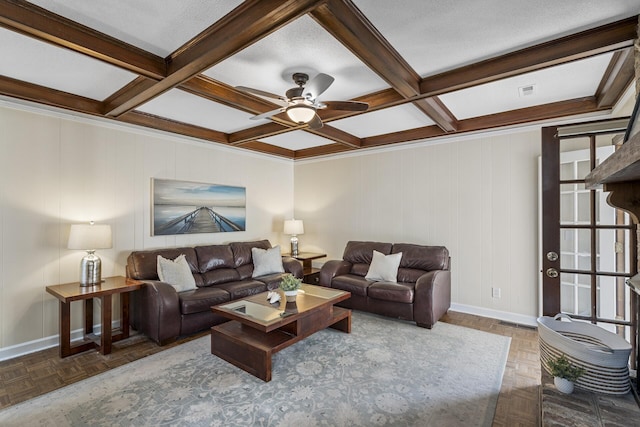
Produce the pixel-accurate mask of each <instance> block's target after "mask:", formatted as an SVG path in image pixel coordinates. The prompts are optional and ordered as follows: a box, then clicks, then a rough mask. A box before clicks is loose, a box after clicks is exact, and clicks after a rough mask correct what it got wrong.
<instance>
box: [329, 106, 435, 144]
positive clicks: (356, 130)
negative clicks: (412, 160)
mask: <svg viewBox="0 0 640 427" xmlns="http://www.w3.org/2000/svg"><path fill="white" fill-rule="evenodd" d="M433 124H434V122H433V120H431V119H430V118H429V117H427V116H426V115H425V114H424V113H423V112H421V111H420V110H418V109H417V108H416V107H415V106H414V105H413V104H403V105H399V106H397V107H391V108H386V109H384V110H377V111H373V112H371V113H366V114H361V115H359V116H355V117H350V118H347V119H341V120H335V121H333V122H331V126H334V127H336V128H338V129H341V130H343V131H345V132H348V133H350V134H352V135H355V136H357V137H359V138H366V137H368V136H373V135H383V134H386V133H391V132H398V131H402V130H405V129H414V128H419V127H423V126H430V125H433Z"/></svg>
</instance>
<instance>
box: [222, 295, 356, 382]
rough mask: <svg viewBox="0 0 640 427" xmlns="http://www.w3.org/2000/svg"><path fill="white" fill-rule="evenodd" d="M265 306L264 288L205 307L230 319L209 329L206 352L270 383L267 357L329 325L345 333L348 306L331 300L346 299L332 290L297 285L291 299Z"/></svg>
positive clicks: (267, 302)
mask: <svg viewBox="0 0 640 427" xmlns="http://www.w3.org/2000/svg"><path fill="white" fill-rule="evenodd" d="M279 292H280V293H281V300H280V302H279V303H276V304H269V301H268V300H267V292H264V293H261V294H257V295H253V296H251V297H247V298H243V299H239V300H235V301H232V302H229V303H225V304H220V305H217V306H214V307H211V310H213V312H214V313H216V314H218V315H222V316H225V317H227V318H229V319H232V320H231V321H230V322H227V323H223V324H221V325H217V326H214V327H212V328H211V353H212V354H215V355H216V356H218V357H220V358H222V359H224V360H226V361H227V362H229V363H231V364H233V365H235V366H237V367H238V368H241V369H244V370H245V371H247V372H249V373H250V374H252V375H255V376H256V377H258V378H260V379H261V380H263V381H271V356H273V355H274V354H275V353H277V352H279V351H280V350H282V349H284V348H287V347H289V346H290V345H292V344H294V343H296V342H298V341H300V340H302V339H304V338H306V337H308V336H309V335H312V334H314V333H316V332H318V331H320V330H322V329H325V328H328V327H331V328H334V329H338V330H340V331H343V332H346V333H350V332H351V310H348V309H345V308H341V307H335V306H334V304H335V303H337V302H340V301H344V300H345V299H348V298H350V297H351V294H350V293H349V292H346V291H341V290H338V289H331V288H325V287H321V286H314V285H307V284H303V285H302V288H301V290H300V291H299V292H298V296H297V299H296V302H295V303H287V302H286V299H285V297H284V294H282V291H279Z"/></svg>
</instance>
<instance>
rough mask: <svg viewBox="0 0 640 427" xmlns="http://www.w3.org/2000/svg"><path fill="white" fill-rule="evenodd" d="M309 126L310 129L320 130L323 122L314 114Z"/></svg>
mask: <svg viewBox="0 0 640 427" xmlns="http://www.w3.org/2000/svg"><path fill="white" fill-rule="evenodd" d="M308 124H309V129H320V128H321V127H322V120H321V119H320V116H318V115H317V114H314V116H313V119H311V121H310V122H309V123H308Z"/></svg>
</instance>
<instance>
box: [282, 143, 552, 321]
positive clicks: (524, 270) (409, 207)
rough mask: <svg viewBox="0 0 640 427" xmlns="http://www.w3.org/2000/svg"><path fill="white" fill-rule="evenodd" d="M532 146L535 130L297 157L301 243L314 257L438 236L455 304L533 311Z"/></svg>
mask: <svg viewBox="0 0 640 427" xmlns="http://www.w3.org/2000/svg"><path fill="white" fill-rule="evenodd" d="M539 146H540V133H539V131H538V130H535V131H526V132H525V131H523V132H514V133H509V134H506V135H495V136H491V135H488V136H484V137H480V136H479V137H476V138H471V137H469V138H467V139H463V140H458V141H455V142H451V143H446V144H440V145H424V146H420V145H414V146H410V147H404V148H402V149H396V150H388V151H381V152H376V153H371V154H368V153H365V154H362V155H359V156H357V157H356V156H354V157H350V156H344V157H338V158H328V159H318V160H310V161H306V162H299V163H297V164H296V165H295V173H294V180H295V213H296V217H297V218H299V219H302V220H304V221H305V231H306V232H305V234H304V235H303V236H301V237H300V244H301V248H302V249H303V250H316V251H323V252H326V253H327V254H328V257H327V258H326V259H323V260H320V261H319V262H318V263H317V265H320V264H321V263H322V262H324V261H326V260H328V259H339V258H341V257H342V252H343V250H344V246H345V244H346V242H347V241H349V240H378V241H391V242H401V241H402V242H414V243H420V244H431V245H444V246H447V248H448V249H449V251H450V253H451V257H452V299H453V302H454V303H458V304H461V305H466V306H474V307H478V308H481V309H488V310H495V311H499V312H508V313H514V314H517V315H523V316H530V317H531V316H535V315H536V310H537V300H536V295H537V293H536V289H537V288H536V287H537V276H538V272H537V271H536V265H537V263H536V259H537V237H536V230H537V196H536V194H537V175H536V159H537V156H538V155H539V151H540V149H539ZM492 287H499V288H500V289H501V298H500V299H495V298H492V296H491V289H492Z"/></svg>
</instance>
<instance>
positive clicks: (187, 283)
mask: <svg viewBox="0 0 640 427" xmlns="http://www.w3.org/2000/svg"><path fill="white" fill-rule="evenodd" d="M157 269H158V278H159V279H160V280H161V281H163V282H165V283H168V284H169V285H171V286H173V287H174V288H175V289H176V291H177V292H183V291H190V290H193V289H195V288H196V281H195V280H194V278H193V274H191V269H190V268H189V264H188V263H187V260H186V258H185V256H184V254H181V255H178V256H177V257H176V259H174V260H170V259H166V258H164V257H163V256H162V255H158V265H157Z"/></svg>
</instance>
